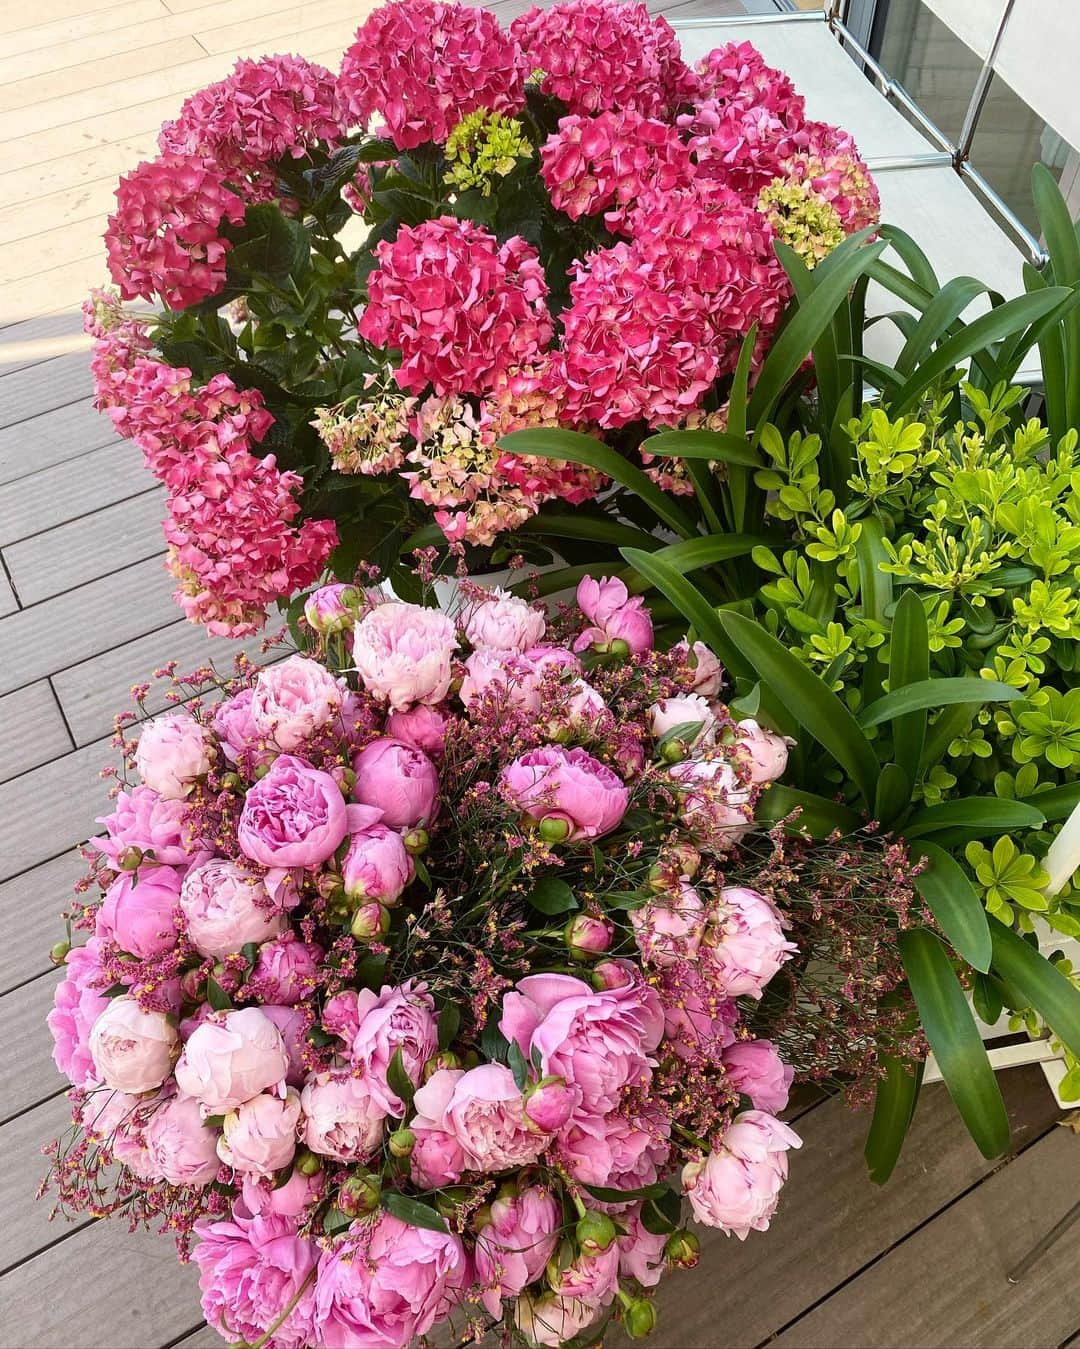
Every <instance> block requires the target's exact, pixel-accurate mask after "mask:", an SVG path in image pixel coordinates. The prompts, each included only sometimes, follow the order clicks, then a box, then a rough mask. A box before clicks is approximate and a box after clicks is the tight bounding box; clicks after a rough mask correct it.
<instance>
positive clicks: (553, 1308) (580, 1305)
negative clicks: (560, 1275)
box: [514, 1293, 600, 1349]
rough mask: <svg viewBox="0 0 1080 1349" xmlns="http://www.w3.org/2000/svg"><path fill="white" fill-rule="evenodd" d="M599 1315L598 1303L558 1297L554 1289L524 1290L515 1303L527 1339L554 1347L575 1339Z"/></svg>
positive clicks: (517, 1319) (519, 1325) (518, 1323)
mask: <svg viewBox="0 0 1080 1349" xmlns="http://www.w3.org/2000/svg"><path fill="white" fill-rule="evenodd" d="M599 1315H600V1308H599V1307H598V1306H596V1304H595V1303H588V1302H580V1301H575V1300H574V1299H573V1298H565V1297H556V1295H555V1294H554V1293H541V1294H539V1296H537V1295H536V1294H533V1293H524V1294H523V1295H522V1296H521V1297H519V1298H518V1300H517V1302H515V1304H514V1325H515V1326H516V1327H517V1329H518V1330H519V1331H520V1332H521V1334H522V1335H524V1336H525V1339H526V1341H527V1343H528V1344H530V1345H544V1346H550V1349H558V1347H559V1345H562V1344H565V1343H566V1341H567V1340H572V1339H574V1338H575V1336H577V1335H579V1334H580V1333H581V1332H582V1331H583V1330H584V1329H585V1328H586V1327H587V1326H590V1325H591V1324H592V1323H593V1321H595V1320H596V1318H597V1317H598V1316H599Z"/></svg>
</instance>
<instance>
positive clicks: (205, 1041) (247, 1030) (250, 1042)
mask: <svg viewBox="0 0 1080 1349" xmlns="http://www.w3.org/2000/svg"><path fill="white" fill-rule="evenodd" d="M288 1068H289V1057H288V1055H287V1054H286V1052H285V1045H284V1042H283V1040H282V1038H281V1033H280V1032H279V1030H278V1028H277V1027H276V1026H275V1025H274V1023H273V1022H272V1021H271V1020H270V1018H269V1017H268V1016H267V1015H266V1013H265V1012H263V1011H262V1010H261V1009H260V1008H258V1007H242V1008H240V1010H239V1011H233V1012H217V1013H215V1014H214V1015H213V1016H212V1017H209V1018H208V1019H207V1020H206V1021H204V1022H203V1023H202V1025H200V1026H198V1027H197V1028H196V1029H195V1030H194V1031H193V1032H192V1033H191V1036H190V1037H189V1039H188V1041H187V1044H185V1046H184V1052H183V1053H182V1054H181V1055H180V1061H179V1063H177V1065H176V1083H177V1086H178V1087H179V1088H180V1090H181V1091H182V1092H184V1094H185V1095H187V1096H194V1097H195V1099H196V1100H197V1101H199V1102H200V1103H201V1104H202V1105H203V1106H205V1107H206V1111H207V1113H208V1114H211V1115H220V1114H225V1113H227V1112H228V1111H230V1110H235V1109H237V1107H238V1106H241V1105H243V1104H244V1102H245V1101H250V1100H251V1098H252V1097H253V1096H258V1094H259V1092H261V1091H266V1090H267V1089H269V1088H271V1087H277V1086H279V1085H280V1084H281V1083H282V1082H283V1081H284V1078H285V1074H286V1073H287V1071H288Z"/></svg>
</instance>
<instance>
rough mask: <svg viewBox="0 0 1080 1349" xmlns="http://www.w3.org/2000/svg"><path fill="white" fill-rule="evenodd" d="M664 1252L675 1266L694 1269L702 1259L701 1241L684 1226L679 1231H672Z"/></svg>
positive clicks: (669, 1261) (676, 1267)
mask: <svg viewBox="0 0 1080 1349" xmlns="http://www.w3.org/2000/svg"><path fill="white" fill-rule="evenodd" d="M664 1254H665V1255H666V1256H667V1258H668V1263H669V1264H670V1265H672V1267H673V1268H675V1269H693V1268H694V1266H695V1265H696V1264H697V1262H698V1261H699V1260H700V1259H701V1242H700V1241H698V1239H697V1237H696V1236H694V1234H693V1232H687V1231H686V1229H685V1228H683V1229H682V1230H681V1231H679V1232H672V1234H671V1236H670V1237H668V1239H667V1243H666V1245H665V1246H664Z"/></svg>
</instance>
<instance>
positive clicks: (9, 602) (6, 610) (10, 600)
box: [0, 567, 19, 680]
mask: <svg viewBox="0 0 1080 1349" xmlns="http://www.w3.org/2000/svg"><path fill="white" fill-rule="evenodd" d="M18 607H19V601H18V600H17V599H16V598H15V592H14V590H12V588H11V582H10V581H9V580H8V578H7V573H6V572H5V571H4V570H3V568H2V567H0V618H4V617H6V616H7V615H8V614H13V613H15V612H16V610H17V609H18ZM0 640H2V639H0ZM7 654H8V653H7V652H6V651H5V650H4V648H3V646H2V645H0V671H2V669H3V666H4V663H5V662H6V659H7ZM2 679H3V674H2V673H0V680H2Z"/></svg>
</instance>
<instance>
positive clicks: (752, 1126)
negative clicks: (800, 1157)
mask: <svg viewBox="0 0 1080 1349" xmlns="http://www.w3.org/2000/svg"><path fill="white" fill-rule="evenodd" d="M801 1146H802V1140H801V1139H800V1138H799V1136H798V1134H796V1133H795V1132H794V1131H793V1130H792V1129H789V1128H788V1126H787V1125H786V1124H781V1123H780V1121H779V1120H778V1119H774V1118H773V1117H772V1116H771V1115H766V1114H765V1113H764V1112H762V1111H760V1110H744V1111H743V1113H742V1114H741V1115H736V1116H735V1118H734V1120H732V1122H731V1124H730V1125H729V1126H728V1129H727V1131H726V1132H725V1134H724V1136H723V1139H722V1140H721V1143H720V1147H719V1148H718V1149H717V1151H715V1152H711V1153H709V1155H708V1157H706V1158H705V1159H704V1160H703V1161H696V1162H688V1163H687V1164H686V1166H684V1167H683V1173H682V1184H683V1193H684V1194H685V1195H686V1197H687V1198H688V1199H689V1200H690V1207H691V1208H692V1209H693V1210H694V1216H695V1217H696V1218H697V1220H698V1221H699V1222H702V1223H704V1224H705V1225H706V1226H707V1227H719V1228H722V1229H723V1230H724V1231H725V1232H728V1233H734V1235H735V1236H737V1237H738V1238H739V1240H740V1241H745V1240H746V1238H747V1236H748V1235H749V1234H750V1232H751V1231H754V1232H764V1231H767V1230H768V1226H769V1220H770V1219H771V1218H772V1216H773V1214H774V1213H775V1212H776V1206H777V1204H778V1202H779V1198H780V1190H781V1189H782V1188H783V1184H784V1182H785V1181H786V1180H787V1174H788V1159H787V1151H788V1149H789V1148H798V1147H801Z"/></svg>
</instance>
